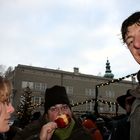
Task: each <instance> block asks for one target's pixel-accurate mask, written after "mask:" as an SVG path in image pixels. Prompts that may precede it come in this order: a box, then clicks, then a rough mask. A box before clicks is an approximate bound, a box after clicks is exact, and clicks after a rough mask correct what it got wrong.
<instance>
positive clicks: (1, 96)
mask: <svg viewBox="0 0 140 140" xmlns="http://www.w3.org/2000/svg"><path fill="white" fill-rule="evenodd" d="M11 91H12V84H11V82H10V81H9V80H8V79H6V78H4V77H2V76H0V102H2V103H4V102H9V96H10V94H11Z"/></svg>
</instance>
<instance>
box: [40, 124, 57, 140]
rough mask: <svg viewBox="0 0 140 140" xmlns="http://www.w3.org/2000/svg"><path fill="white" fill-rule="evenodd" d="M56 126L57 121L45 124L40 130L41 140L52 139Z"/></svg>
mask: <svg viewBox="0 0 140 140" xmlns="http://www.w3.org/2000/svg"><path fill="white" fill-rule="evenodd" d="M56 128H57V124H56V123H55V122H49V123H47V124H45V125H43V126H42V128H41V131H40V140H50V139H51V137H52V135H53V132H54V131H55V129H56Z"/></svg>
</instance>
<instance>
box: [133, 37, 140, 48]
mask: <svg viewBox="0 0 140 140" xmlns="http://www.w3.org/2000/svg"><path fill="white" fill-rule="evenodd" d="M134 47H135V48H136V49H140V35H137V36H135V39H134Z"/></svg>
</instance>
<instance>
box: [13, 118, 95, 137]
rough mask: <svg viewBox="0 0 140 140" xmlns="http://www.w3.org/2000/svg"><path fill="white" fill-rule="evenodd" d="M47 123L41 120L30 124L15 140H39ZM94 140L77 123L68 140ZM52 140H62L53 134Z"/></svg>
mask: <svg viewBox="0 0 140 140" xmlns="http://www.w3.org/2000/svg"><path fill="white" fill-rule="evenodd" d="M45 123H46V121H44V120H41V121H38V122H36V123H35V124H29V125H28V126H26V127H25V128H24V129H23V130H22V131H21V132H19V133H17V134H16V136H15V137H14V139H13V140H39V133H40V130H41V127H42V126H43V125H44V124H45ZM77 139H79V140H92V138H91V136H90V134H89V133H88V132H87V131H85V130H84V128H83V127H82V126H81V125H80V124H79V123H77V122H76V123H75V126H74V128H73V130H72V133H71V135H70V137H69V138H68V139H67V140H77ZM51 140H60V139H59V138H58V137H57V136H56V135H55V134H53V136H52V138H51Z"/></svg>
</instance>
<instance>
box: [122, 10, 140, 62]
mask: <svg viewBox="0 0 140 140" xmlns="http://www.w3.org/2000/svg"><path fill="white" fill-rule="evenodd" d="M121 33H122V39H123V42H124V43H126V45H127V47H128V49H129V50H130V52H131V54H132V55H133V57H134V59H135V60H136V61H137V63H139V64H140V12H135V13H133V14H132V15H131V16H129V17H128V18H127V19H126V20H125V21H124V22H123V23H122V27H121Z"/></svg>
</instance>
